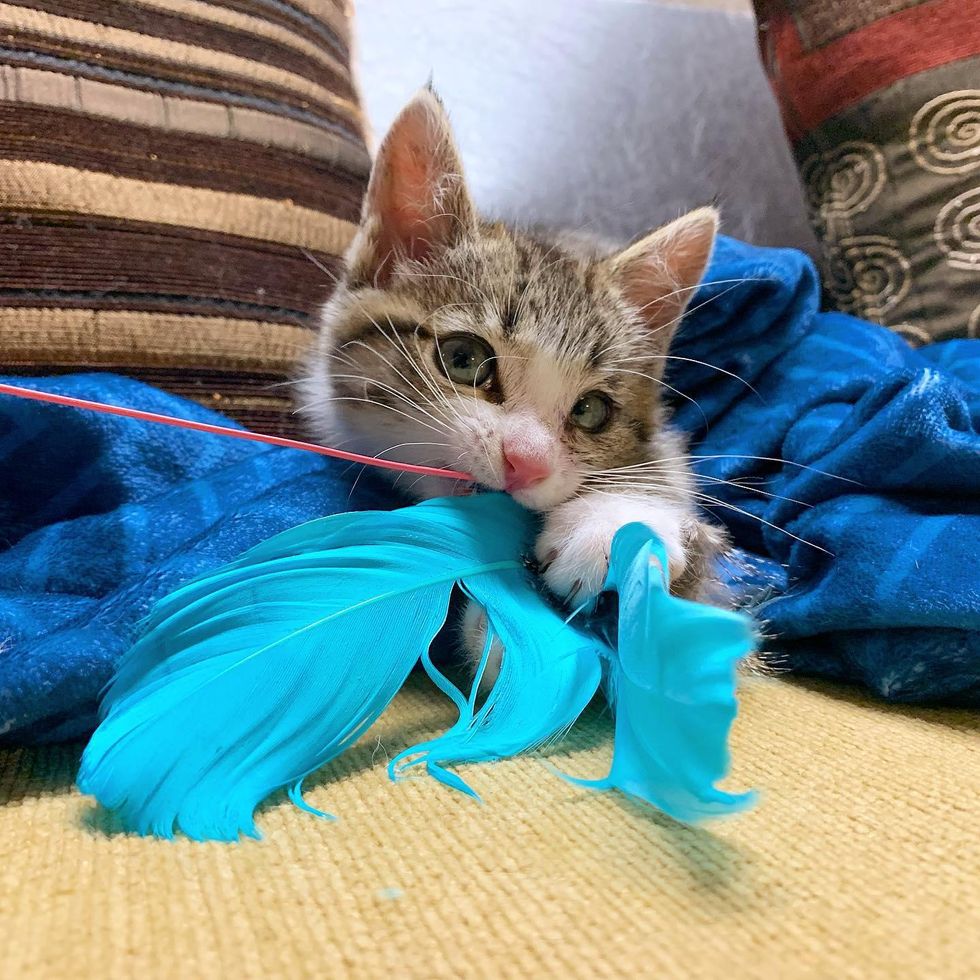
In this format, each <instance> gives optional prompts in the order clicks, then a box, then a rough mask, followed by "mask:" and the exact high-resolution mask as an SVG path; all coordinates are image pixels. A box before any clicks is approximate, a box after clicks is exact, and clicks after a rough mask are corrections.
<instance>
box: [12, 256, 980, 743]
mask: <svg viewBox="0 0 980 980" xmlns="http://www.w3.org/2000/svg"><path fill="white" fill-rule="evenodd" d="M818 304H819V286H818V282H817V277H816V274H815V271H814V269H813V267H812V265H811V263H810V262H809V260H808V259H806V257H805V256H803V255H802V254H800V253H798V252H794V251H788V250H777V249H765V248H758V247H755V246H751V245H747V244H744V243H741V242H736V241H733V240H731V239H722V240H721V241H720V242H719V245H718V247H717V250H716V254H715V258H714V261H713V263H712V267H711V269H710V270H709V273H708V275H707V277H706V284H705V285H704V286H703V287H702V288H701V290H700V291H699V293H698V294H697V296H696V297H695V299H694V300H693V302H692V304H691V310H690V312H689V314H688V316H687V317H686V319H685V321H684V324H683V325H682V328H681V330H680V333H679V335H678V339H677V342H676V344H675V345H674V348H673V353H674V354H675V355H676V356H677V357H679V358H685V359H686V360H673V361H670V362H669V367H670V370H669V374H668V378H667V380H668V382H669V383H670V384H671V385H672V386H674V387H676V388H679V389H681V390H683V391H684V392H685V393H686V394H688V395H689V396H690V397H691V398H692V399H693V401H692V402H688V401H684V400H678V402H677V406H676V421H677V422H678V424H679V425H681V426H682V427H683V428H685V429H686V430H687V431H688V432H689V433H690V435H691V440H692V451H693V452H694V453H695V455H696V456H697V457H698V459H697V460H696V467H697V469H698V472H699V473H700V474H701V490H702V492H703V493H704V494H705V495H710V496H711V497H715V498H717V499H718V500H720V501H721V505H720V506H719V505H712V506H711V507H710V510H711V512H712V513H713V514H714V515H715V516H716V517H717V518H718V519H719V520H721V521H723V522H724V523H725V524H726V525H727V526H728V527H729V529H730V530H731V533H732V536H733V538H734V541H735V543H736V545H737V546H738V548H739V549H740V550H739V552H738V554H737V556H736V558H735V559H734V560H732V561H730V562H728V563H727V564H726V575H727V578H728V580H729V581H730V583H731V584H732V586H733V587H734V588H735V590H736V592H737V593H738V595H739V596H740V598H741V600H742V601H743V602H744V603H745V604H746V605H748V606H749V607H750V608H752V609H754V611H755V613H756V615H757V616H758V617H759V618H760V620H761V621H762V624H763V628H764V631H765V633H766V636H767V644H766V645H767V647H768V648H769V649H771V650H774V651H776V652H777V653H778V655H779V662H780V663H782V664H784V665H785V666H786V667H787V668H789V669H791V670H796V671H799V672H804V673H809V674H818V675H823V676H827V677H833V678H839V679H842V680H848V681H854V682H858V683H861V684H864V685H866V686H868V687H870V688H871V689H872V690H874V691H876V692H877V693H878V694H880V695H881V696H883V697H885V698H888V699H891V700H899V701H943V702H951V703H952V702H956V703H966V704H980V560H978V559H980V437H978V434H977V430H978V425H980V340H962V341H948V342H945V343H942V344H936V345H933V346H931V347H927V348H924V349H921V350H918V351H915V350H912V349H911V348H910V347H909V346H908V345H907V344H906V342H905V341H904V340H903V339H902V338H901V337H898V336H896V335H894V334H892V333H890V332H889V331H887V330H885V329H883V328H881V327H877V326H874V325H872V324H869V323H866V322H864V321H861V320H858V319H856V318H854V317H850V316H846V315H843V314H840V313H822V312H820V311H819V305H818ZM696 361H702V362H705V364H704V365H702V364H698V363H694V362H696ZM705 365H711V366H710V367H709V366H705ZM718 369H721V370H718ZM723 372H730V374H734V375H738V376H739V378H740V379H742V380H737V379H736V378H733V377H731V376H730V374H726V373H723ZM6 380H10V381H12V382H13V383H22V384H34V385H36V386H38V387H43V388H45V389H48V390H52V391H59V392H63V393H68V394H72V395H75V396H78V397H82V398H89V399H93V400H101V401H108V402H116V403H118V404H125V405H131V406H135V407H139V408H143V409H147V410H150V411H156V412H161V413H164V414H171V415H182V416H184V417H188V418H193V419H201V420H205V421H218V422H221V423H224V424H227V420H225V419H223V418H221V417H220V416H218V415H217V414H216V413H213V412H210V411H208V410H207V409H204V408H201V407H199V406H197V405H194V404H191V403H189V402H186V401H183V400H181V399H179V398H175V397H173V396H170V395H167V394H165V393H163V392H160V391H157V390H155V389H152V388H149V387H147V386H144V385H141V384H138V383H137V382H134V381H129V380H126V379H123V378H119V377H115V376H110V375H78V376H73V377H62V378H41V379H33V380H30V381H24V380H20V381H17V380H16V379H6ZM749 386H751V387H749ZM357 474H358V469H357V468H356V467H354V468H351V467H349V466H348V464H345V463H339V462H333V461H329V460H324V459H322V458H320V457H317V456H314V455H312V454H307V453H302V452H298V451H291V450H281V449H275V448H269V447H262V446H257V445H254V444H250V443H240V442H237V441H234V440H231V439H227V438H221V437H218V436H208V435H202V434H200V433H193V432H186V431H181V430H176V429H171V428H164V427H161V426H155V425H150V424H143V423H138V422H132V421H128V420H124V419H116V418H112V417H109V416H104V415H96V414H94V413H91V412H83V411H77V410H73V409H64V408H57V407H54V406H46V405H39V404H36V403H33V402H26V401H21V400H18V399H14V398H10V397H3V396H0V739H4V740H7V741H17V742H28V741H41V740H53V739H63V738H70V737H75V736H79V735H82V734H85V733H86V732H88V731H90V730H91V728H92V727H93V726H94V723H95V721H96V704H97V700H98V696H99V692H100V691H101V689H102V688H103V686H104V685H105V683H106V682H107V681H108V679H109V677H110V676H111V672H112V669H113V666H114V665H115V664H116V663H117V662H118V659H119V657H120V656H121V655H122V653H123V652H124V651H125V650H126V648H127V647H128V646H129V645H130V644H131V643H132V642H133V640H134V639H135V637H136V635H137V634H138V631H139V625H140V622H141V621H142V619H143V617H145V615H146V614H147V613H148V611H149V609H150V607H151V606H152V604H153V603H154V601H155V600H156V599H158V598H160V597H162V596H163V595H164V594H166V593H167V592H170V591H172V590H173V589H174V588H176V587H177V586H179V585H181V584H182V583H184V582H186V581H188V580H189V579H190V578H192V577H194V576H196V575H198V574H200V573H202V572H204V571H206V570H209V569H213V568H215V567H217V566H218V565H220V564H223V563H224V562H227V561H230V560H231V559H233V558H235V557H236V556H238V555H239V554H241V553H242V552H243V551H245V550H247V549H248V548H250V547H252V546H253V545H255V544H256V543H258V542H259V541H261V540H263V539H265V538H268V537H270V536H272V535H273V534H276V533H278V532H279V531H282V530H284V529H285V528H288V527H290V526H293V525H296V524H299V523H301V522H303V521H306V520H310V519H312V518H315V517H321V516H324V515H327V514H332V513H336V512H338V511H343V510H349V509H352V508H364V507H371V508H381V507H387V506H394V505H395V504H396V503H398V501H396V500H394V499H392V497H391V494H390V491H386V490H385V489H384V488H383V484H382V483H381V482H380V481H376V480H373V479H372V478H371V477H370V476H369V475H362V476H361V477H360V478H358V476H357ZM355 481H356V487H355ZM721 481H729V482H721ZM732 481H734V482H736V483H737V484H738V485H736V486H732V485H731V482H732ZM784 498H785V499H784ZM705 503H708V501H707V500H705ZM805 542H806V543H805Z"/></svg>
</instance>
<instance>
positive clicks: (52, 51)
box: [0, 0, 368, 431]
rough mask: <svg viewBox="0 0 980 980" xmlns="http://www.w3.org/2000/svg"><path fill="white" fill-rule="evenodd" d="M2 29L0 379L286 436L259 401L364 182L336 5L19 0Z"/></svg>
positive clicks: (284, 403) (264, 399)
mask: <svg viewBox="0 0 980 980" xmlns="http://www.w3.org/2000/svg"><path fill="white" fill-rule="evenodd" d="M0 28H2V30H3V35H4V42H3V46H2V50H0V361H2V362H3V364H4V367H5V368H7V369H13V370H15V371H19V372H22V373H26V374H41V373H50V372H52V371H56V372H57V371H77V370H87V369H98V370H109V371H117V372H121V373H125V374H129V375H132V376H135V377H138V378H141V379H143V380H146V381H150V382H153V383H156V384H159V385H162V386H163V387H165V388H168V389H169V390H171V391H174V392H176V393H178V394H183V395H188V396H191V397H195V398H198V399H200V400H203V401H206V402H208V403H210V404H212V405H214V406H215V407H218V408H221V409H223V410H224V411H226V412H228V413H229V414H231V415H232V416H234V417H236V418H237V419H239V420H240V421H242V422H244V423H246V424H248V425H251V426H254V427H256V428H261V429H265V430H272V431H282V430H285V429H288V428H290V422H289V419H290V418H291V416H290V411H289V399H288V395H287V394H286V389H283V388H281V387H279V388H273V387H270V386H272V385H274V384H276V383H277V382H281V381H282V380H284V379H285V378H286V377H288V376H289V374H290V373H291V371H292V367H293V365H294V363H295V361H296V358H297V355H298V353H299V352H300V351H301V350H302V349H303V348H304V346H305V345H306V343H307V341H308V338H309V335H310V327H311V314H312V313H313V312H314V310H315V309H316V307H317V306H318V305H319V304H320V303H321V302H322V301H323V299H324V298H325V296H326V295H327V294H328V292H329V289H330V277H331V270H334V269H336V268H337V263H338V257H339V255H340V254H341V253H342V251H343V249H344V248H345V246H346V244H347V243H348V241H349V240H350V238H351V235H352V232H353V228H354V223H355V222H356V221H357V217H358V212H359V206H360V198H361V194H362V192H363V188H364V183H365V177H366V174H367V169H368V157H367V153H366V150H365V147H364V143H363V138H362V131H361V117H360V112H359V108H358V103H357V98H356V96H355V94H354V91H353V88H352V85H351V79H350V72H349V65H348V50H349V48H348V45H349V40H348V39H349V23H348V15H347V13H346V12H345V8H344V7H343V5H340V4H336V3H333V2H327V0H325V2H318V3H313V2H310V0H296V2H293V3H275V4H273V3H266V2H260V0H235V2H222V3H202V2H199V0H188V2H180V3H177V2H173V0H91V2H86V3H78V4H64V3H55V2H51V0H31V2H27V3H23V2H22V3H16V4H3V5H0ZM317 265H319V266H322V267H323V269H324V270H326V271H322V270H321V269H319V268H317Z"/></svg>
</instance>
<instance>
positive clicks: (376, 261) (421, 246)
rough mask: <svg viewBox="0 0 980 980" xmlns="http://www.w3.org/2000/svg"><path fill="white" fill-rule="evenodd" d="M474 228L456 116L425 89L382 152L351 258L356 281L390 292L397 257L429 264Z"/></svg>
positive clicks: (402, 114)
mask: <svg viewBox="0 0 980 980" xmlns="http://www.w3.org/2000/svg"><path fill="white" fill-rule="evenodd" d="M475 222H476V212H475V210H474V208H473V203H472V201H471V200H470V196H469V192H468V191H467V188H466V181H465V179H464V177H463V165H462V162H461V161H460V158H459V152H458V151H457V149H456V144H455V142H454V140H453V133H452V128H451V127H450V124H449V117H448V116H447V115H446V110H445V109H444V108H443V105H442V102H441V101H440V99H439V97H438V96H437V95H436V94H435V92H434V91H432V89H431V88H424V89H422V90H421V91H420V92H419V93H418V94H417V95H416V96H415V98H414V99H412V101H411V102H409V104H408V105H407V106H405V108H404V109H402V111H401V112H400V113H399V114H398V117H397V118H396V119H395V121H394V123H392V125H391V129H389V130H388V134H387V136H385V138H384V142H383V143H382V144H381V148H380V149H379V150H378V155H377V158H376V159H375V161H374V168H373V170H372V171H371V181H370V183H369V185H368V190H367V196H366V197H365V200H364V210H363V213H362V216H361V226H360V229H359V230H358V233H357V237H356V238H355V239H354V242H353V244H352V246H351V249H350V252H349V256H348V259H349V263H348V264H349V268H350V279H351V281H352V282H353V283H355V284H360V285H374V286H384V285H385V283H387V282H388V280H389V279H390V278H391V274H392V270H393V267H394V264H395V260H396V258H398V257H405V258H409V259H415V260H417V261H424V260H425V258H426V257H427V256H428V255H430V254H431V253H432V252H433V251H434V250H436V249H439V248H443V247H446V246H448V245H451V244H452V243H453V242H454V241H456V240H458V238H459V237H460V236H461V235H464V234H466V233H467V232H469V231H471V230H472V228H473V226H474V225H475Z"/></svg>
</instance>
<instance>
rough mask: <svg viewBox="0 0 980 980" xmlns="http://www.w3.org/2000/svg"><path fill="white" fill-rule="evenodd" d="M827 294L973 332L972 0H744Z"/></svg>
mask: <svg viewBox="0 0 980 980" xmlns="http://www.w3.org/2000/svg"><path fill="white" fill-rule="evenodd" d="M756 11H757V14H758V17H759V29H760V44H761V48H762V54H763V59H764V61H765V64H766V68H767V71H768V72H769V76H770V80H771V82H772V85H773V89H774V91H775V93H776V97H777V99H778V100H779V102H780V105H781V108H782V113H783V120H784V122H785V125H786V128H787V130H788V132H789V135H790V138H791V139H792V141H793V147H794V151H795V154H796V158H797V161H798V163H799V166H800V172H801V175H802V178H803V182H804V184H805V190H806V194H807V198H808V202H809V207H810V211H811V216H812V219H813V223H814V226H815V228H816V231H817V234H818V236H819V237H820V239H821V242H822V246H823V250H824V259H825V285H826V290H827V294H828V300H829V302H830V303H831V304H832V305H835V306H837V307H838V308H840V309H842V310H846V311H848V312H853V313H856V314H858V315H859V316H864V317H867V318H869V319H872V320H877V321H878V322H880V323H883V324H886V325H888V326H890V327H892V328H893V329H895V330H897V331H899V332H901V333H903V334H905V336H907V337H908V338H909V340H910V341H911V342H912V343H927V342H929V341H932V340H940V339H945V338H950V337H965V336H980V0H756Z"/></svg>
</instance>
